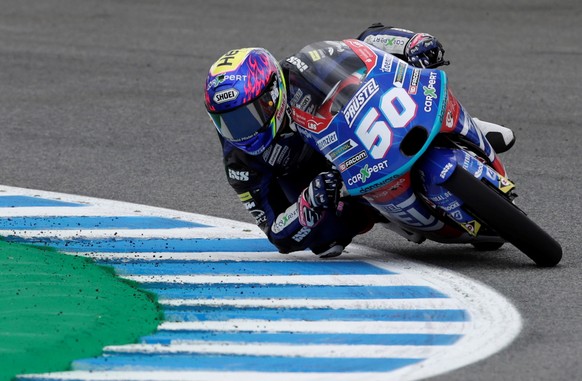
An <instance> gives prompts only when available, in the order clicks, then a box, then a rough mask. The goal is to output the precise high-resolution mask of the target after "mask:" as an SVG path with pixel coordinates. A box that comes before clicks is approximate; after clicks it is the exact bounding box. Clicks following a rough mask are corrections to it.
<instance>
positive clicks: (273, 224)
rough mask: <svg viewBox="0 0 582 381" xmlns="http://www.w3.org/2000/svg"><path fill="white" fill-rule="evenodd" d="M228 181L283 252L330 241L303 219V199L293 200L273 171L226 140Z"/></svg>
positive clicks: (259, 224)
mask: <svg viewBox="0 0 582 381" xmlns="http://www.w3.org/2000/svg"><path fill="white" fill-rule="evenodd" d="M223 146H224V165H225V169H226V176H227V179H228V183H229V184H230V186H231V187H232V188H233V189H234V190H235V192H236V193H237V194H238V196H239V199H240V200H241V202H242V203H243V204H244V206H245V208H246V209H247V210H248V211H249V212H250V213H251V214H252V216H253V217H254V218H255V221H256V223H257V225H258V226H259V227H260V228H261V230H263V232H264V233H265V234H266V235H267V238H268V239H269V241H270V242H271V243H272V244H273V245H275V246H276V247H277V249H278V250H279V252H281V253H290V252H292V251H299V250H304V249H306V248H308V247H312V246H313V245H318V242H316V241H318V240H326V239H327V237H325V235H326V234H314V231H313V229H310V228H306V227H305V226H303V225H302V224H301V223H300V221H299V202H297V201H296V200H291V201H289V200H288V198H287V196H286V195H285V194H284V192H283V190H282V189H281V187H280V185H279V183H278V181H277V180H276V178H275V176H274V175H273V173H272V172H271V171H270V170H269V169H268V168H264V167H263V166H262V165H261V164H260V163H254V162H253V160H252V158H249V157H248V156H246V155H245V154H244V153H242V152H240V151H238V150H234V149H232V147H229V146H228V143H224V142H223Z"/></svg>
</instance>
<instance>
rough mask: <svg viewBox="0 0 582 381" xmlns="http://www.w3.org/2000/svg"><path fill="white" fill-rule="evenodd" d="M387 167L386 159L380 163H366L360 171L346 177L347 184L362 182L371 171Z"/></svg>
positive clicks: (370, 175) (368, 176) (369, 175)
mask: <svg viewBox="0 0 582 381" xmlns="http://www.w3.org/2000/svg"><path fill="white" fill-rule="evenodd" d="M387 168H388V160H383V161H381V162H380V163H377V164H374V165H373V166H369V165H368V164H366V165H364V167H362V168H360V172H359V173H357V174H355V175H354V176H352V177H350V178H349V179H348V185H356V184H364V183H365V182H366V181H368V179H369V178H370V177H372V174H373V173H376V172H378V171H382V170H384V169H387Z"/></svg>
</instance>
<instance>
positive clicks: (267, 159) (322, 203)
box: [205, 24, 515, 257]
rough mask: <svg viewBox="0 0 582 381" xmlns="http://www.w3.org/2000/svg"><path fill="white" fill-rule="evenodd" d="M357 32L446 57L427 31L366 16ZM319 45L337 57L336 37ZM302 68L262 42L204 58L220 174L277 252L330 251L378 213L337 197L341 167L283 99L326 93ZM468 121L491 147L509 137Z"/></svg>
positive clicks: (402, 54)
mask: <svg viewBox="0 0 582 381" xmlns="http://www.w3.org/2000/svg"><path fill="white" fill-rule="evenodd" d="M358 39H359V40H361V41H364V42H366V43H368V44H370V45H372V46H374V47H376V48H379V49H382V50H384V51H386V52H388V53H391V54H393V55H395V56H397V57H398V58H400V59H403V60H405V61H406V62H408V64H410V65H412V66H415V67H422V68H435V67H439V66H442V65H447V64H448V61H445V60H444V49H443V47H442V45H441V43H440V42H439V41H438V40H437V39H436V38H435V37H433V36H431V35H429V34H426V33H414V32H411V31H408V30H403V29H398V28H391V27H384V26H383V25H381V24H374V25H372V26H371V27H369V28H368V29H366V30H365V31H364V32H363V33H361V34H360V36H359V37H358ZM321 48H322V49H321V51H319V50H314V51H313V53H312V54H311V57H310V59H312V60H314V61H315V60H317V59H318V56H319V55H321V54H328V53H330V54H333V53H334V52H335V53H339V54H337V57H338V59H342V58H341V57H342V55H341V49H342V46H341V43H339V42H335V43H334V42H326V43H324V44H322V45H321ZM306 70H309V65H308V64H307V63H306V62H304V61H303V60H301V59H299V58H298V57H297V56H295V55H292V56H290V57H288V58H286V59H285V60H283V61H281V62H278V61H277V60H276V59H275V58H274V57H273V56H272V55H271V54H270V53H269V52H268V51H266V50H265V49H262V48H244V49H235V50H231V51H229V52H227V53H226V54H224V55H223V56H222V57H220V58H219V59H218V60H217V61H216V62H215V63H214V64H213V65H212V66H211V68H210V71H209V75H208V78H207V81H206V91H205V106H206V109H207V111H208V113H209V115H210V117H211V119H212V121H213V123H214V125H215V127H216V129H217V131H218V135H219V139H220V142H221V145H222V148H223V162H224V165H225V170H226V175H227V179H228V182H229V184H230V185H231V186H232V188H233V189H234V190H235V192H236V193H237V194H238V196H239V198H240V200H241V201H242V202H243V204H244V205H245V208H246V209H247V210H248V211H249V212H250V213H251V214H252V215H253V217H254V218H255V221H256V223H257V225H258V226H259V227H260V228H261V229H262V230H263V231H264V232H265V234H266V235H267V238H268V239H269V241H270V242H272V243H273V244H274V245H275V246H276V247H277V249H278V250H279V251H280V252H281V253H289V252H292V251H298V250H304V249H306V248H309V249H310V250H311V251H312V252H313V253H315V254H317V255H319V256H320V257H333V256H337V255H340V254H341V253H342V251H343V249H344V248H345V247H346V246H347V245H348V244H349V243H350V242H351V241H352V239H353V238H354V237H355V236H356V235H358V234H362V233H364V232H366V231H368V230H370V229H371V228H372V227H373V226H374V224H375V223H377V222H385V220H384V217H382V216H381V215H380V214H379V213H378V212H377V211H376V210H375V209H374V208H372V207H371V206H369V205H367V204H366V202H365V201H364V200H363V199H361V198H354V197H342V198H341V199H340V195H339V191H340V186H341V177H340V176H339V173H338V172H337V171H335V170H334V169H333V168H331V166H330V164H329V162H328V161H327V159H326V158H325V157H323V156H321V155H320V154H318V153H316V151H315V150H314V149H313V148H312V147H311V146H309V145H308V144H306V143H304V141H303V139H302V138H301V136H300V135H299V133H298V132H297V129H296V128H294V121H293V117H292V115H291V112H290V111H289V110H290V108H291V107H294V108H297V109H301V110H303V111H305V112H309V113H314V112H315V111H316V110H318V107H319V106H320V105H321V104H322V102H323V101H324V99H323V98H324V97H325V94H316V93H314V92H313V91H311V89H312V87H311V86H310V84H309V83H306V81H305V80H304V78H305V77H304V76H302V75H301V74H302V72H304V71H306ZM330 75H331V74H330ZM328 80H329V79H328ZM475 122H476V124H477V125H478V126H479V127H480V128H481V129H482V130H483V132H484V134H485V135H486V137H487V139H488V140H490V143H491V144H492V145H493V147H494V149H495V150H496V151H497V152H503V151H505V150H507V149H509V148H510V147H511V145H512V144H513V142H514V140H515V139H514V137H513V133H512V132H511V130H509V129H507V128H504V127H501V126H498V125H496V124H493V123H486V122H481V121H478V120H475ZM322 144H325V142H323V143H322Z"/></svg>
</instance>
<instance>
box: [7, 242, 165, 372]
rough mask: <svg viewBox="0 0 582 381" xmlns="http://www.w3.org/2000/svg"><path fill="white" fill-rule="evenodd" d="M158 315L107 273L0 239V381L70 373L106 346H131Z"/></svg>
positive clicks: (150, 299)
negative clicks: (75, 362)
mask: <svg viewBox="0 0 582 381" xmlns="http://www.w3.org/2000/svg"><path fill="white" fill-rule="evenodd" d="M161 319H162V313H161V310H160V307H159V305H158V304H157V302H156V300H155V297H154V296H153V295H152V294H149V293H146V292H144V291H141V290H139V288H138V287H137V285H136V283H133V282H128V281H124V280H121V279H120V278H118V277H116V276H115V274H114V272H113V269H112V268H111V267H105V266H99V265H96V264H95V263H94V262H93V261H92V260H90V259H87V258H84V257H78V256H72V255H66V254H62V253H59V252H57V251H55V250H53V249H46V248H38V247H33V246H29V245H22V244H13V243H7V242H5V241H3V240H1V239H0V381H7V380H10V379H12V378H13V377H14V376H15V375H17V374H24V373H44V372H53V371H64V370H68V369H70V364H71V361H72V360H76V359H82V358H87V357H95V356H98V355H100V354H101V353H102V349H103V347H104V346H106V345H120V344H130V343H135V342H136V341H137V339H138V338H139V337H140V336H143V335H147V334H150V333H152V332H153V331H155V329H156V327H157V326H158V324H159V323H160V321H161Z"/></svg>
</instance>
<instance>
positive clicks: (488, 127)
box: [473, 118, 515, 153]
mask: <svg viewBox="0 0 582 381" xmlns="http://www.w3.org/2000/svg"><path fill="white" fill-rule="evenodd" d="M473 121H474V122H475V124H476V125H477V127H479V129H480V130H481V132H482V133H483V134H484V135H485V137H486V138H487V141H489V143H490V144H491V146H492V147H493V149H494V150H495V152H497V153H502V152H505V151H508V150H509V149H510V148H511V147H512V146H513V143H515V135H514V134H513V131H511V130H510V129H509V128H507V127H503V126H500V125H498V124H495V123H491V122H485V121H483V120H479V119H477V118H473Z"/></svg>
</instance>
